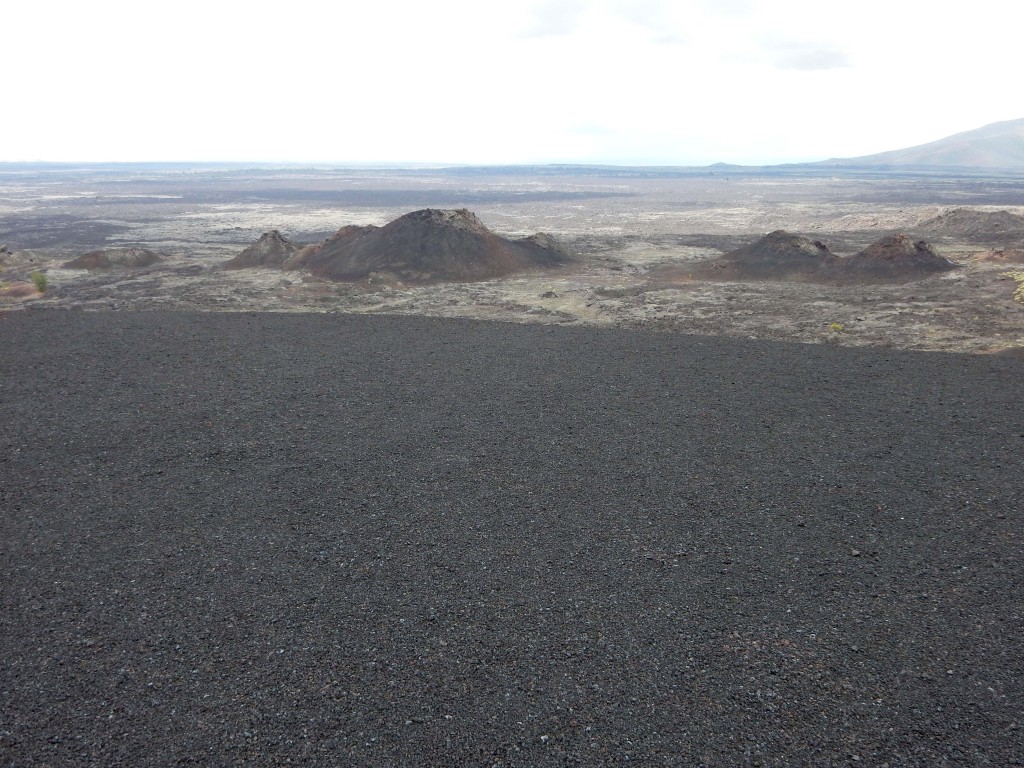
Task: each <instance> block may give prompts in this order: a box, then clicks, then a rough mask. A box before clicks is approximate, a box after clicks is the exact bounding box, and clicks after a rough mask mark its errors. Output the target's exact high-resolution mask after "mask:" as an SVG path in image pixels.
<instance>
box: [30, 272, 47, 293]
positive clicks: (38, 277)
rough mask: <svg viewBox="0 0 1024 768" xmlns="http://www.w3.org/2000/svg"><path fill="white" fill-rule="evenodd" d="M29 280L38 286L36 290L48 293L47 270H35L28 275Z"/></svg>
mask: <svg viewBox="0 0 1024 768" xmlns="http://www.w3.org/2000/svg"><path fill="white" fill-rule="evenodd" d="M28 278H29V280H31V281H32V285H34V286H35V287H36V290H37V291H39V292H40V293H46V273H45V272H33V273H32V274H31V275H29V276H28Z"/></svg>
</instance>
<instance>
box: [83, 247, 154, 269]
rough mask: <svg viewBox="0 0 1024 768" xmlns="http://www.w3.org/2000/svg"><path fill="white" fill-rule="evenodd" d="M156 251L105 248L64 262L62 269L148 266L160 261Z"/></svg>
mask: <svg viewBox="0 0 1024 768" xmlns="http://www.w3.org/2000/svg"><path fill="white" fill-rule="evenodd" d="M162 260H163V258H162V257H161V256H160V254H159V253H157V252H156V251H151V250H149V249H148V248H105V249H103V250H99V251H90V252H89V253H84V254H82V255H81V256H79V257H78V258H77V259H72V260H71V261H68V262H66V263H65V264H64V265H63V267H64V269H116V268H132V267H148V266H150V265H152V264H156V263H157V262H158V261H162Z"/></svg>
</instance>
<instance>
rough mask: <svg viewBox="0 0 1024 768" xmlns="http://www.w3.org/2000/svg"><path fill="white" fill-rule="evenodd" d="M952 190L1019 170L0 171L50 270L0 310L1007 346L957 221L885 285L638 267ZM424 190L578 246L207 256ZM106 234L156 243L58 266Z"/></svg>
mask: <svg viewBox="0 0 1024 768" xmlns="http://www.w3.org/2000/svg"><path fill="white" fill-rule="evenodd" d="M964 205H968V206H970V207H972V208H973V209H976V210H978V211H991V210H1007V211H1011V212H1014V213H1024V182H1021V181H1020V180H1015V179H995V180H985V179H981V180H978V179H973V180H957V179H945V178H939V179H936V178H907V179H895V180H894V179H875V178H857V179H850V178H847V179H843V178H832V177H825V176H821V177H791V176H780V177H773V176H770V175H765V176H756V175H747V176H739V177H732V176H727V175H724V174H717V175H711V174H707V175H702V176H697V175H691V176H680V177H678V178H639V177H631V176H628V175H626V176H610V175H609V176H594V175H571V176H547V175H541V176H526V175H515V174H507V175H504V176H498V175H489V176H483V175H460V174H456V173H450V172H442V171H419V172H398V171H391V172H355V171H345V172H342V171H297V170H290V171H278V172H266V173H255V172H241V171H237V170H235V171H230V170H228V171H225V170H217V171H207V172H200V171H194V172H191V173H184V172H182V171H180V170H170V171H168V170H164V171H147V172H145V173H143V172H135V173H130V172H128V171H120V172H117V173H111V174H108V175H107V176H99V175H96V174H89V173H80V174H64V175H59V176H58V175H55V174H34V175H33V174H22V175H20V176H19V175H15V174H3V173H0V245H4V244H5V243H6V244H7V247H8V249H9V250H11V251H13V254H12V255H11V256H10V257H8V258H7V259H6V264H4V265H3V267H4V272H3V273H2V274H0V279H5V280H8V281H11V280H17V279H26V277H27V274H28V272H30V271H32V270H42V271H44V272H45V273H46V275H47V278H48V283H49V290H48V291H47V293H46V294H45V295H43V296H40V297H35V298H29V299H15V298H7V299H3V298H0V309H13V308H25V307H28V306H35V307H42V306H55V307H66V308H72V307H74V308H84V309H124V310H140V309H150V308H183V309H201V310H213V311H237V310H262V311H275V312H296V311H297V312H310V311H312V312H348V313H388V314H411V315H430V316H442V317H471V318H485V319H492V320H500V321H512V322H531V323H558V324H568V325H593V326H614V327H642V328H659V329H671V330H677V331H680V332H685V333H698V334H725V335H735V336H742V337H748V338H767V339H787V340H795V341H803V342H827V343H839V344H846V345H887V346H895V347H902V348H912V349H925V350H959V351H973V352H998V351H1003V350H1009V349H1016V348H1020V347H1024V305H1021V304H1020V303H1016V302H1014V301H1013V298H1012V297H1013V293H1014V289H1015V287H1016V285H1015V283H1014V281H1013V280H1012V279H1011V278H1009V277H1008V276H1007V275H1006V273H1007V272H1008V271H1009V270H1010V269H1013V268H1014V267H1013V266H1010V265H1005V264H999V263H987V262H979V261H977V260H975V259H974V258H973V257H974V256H975V255H976V254H978V253H980V252H983V251H987V250H990V249H992V248H995V247H1022V246H1024V243H1019V244H1017V243H1015V242H1012V241H1011V242H1006V241H1005V238H1004V239H1000V238H999V237H997V236H996V235H995V234H993V236H992V238H991V239H986V237H985V236H984V234H983V235H981V236H978V235H972V236H971V237H970V238H968V239H960V240H958V239H957V238H954V237H949V236H940V235H934V236H928V235H927V233H925V234H924V235H922V236H924V237H925V238H926V239H928V240H929V241H930V242H932V243H933V244H934V245H935V246H936V248H937V250H938V251H939V252H940V253H941V254H942V255H944V256H946V257H948V258H950V259H953V260H954V261H957V262H958V263H960V264H962V266H963V268H962V269H960V270H958V271H956V272H953V273H951V274H947V275H945V276H943V277H936V278H928V279H926V280H922V281H918V282H913V283H907V284H901V285H875V286H860V287H838V286H829V285H816V284H795V283H788V284H787V283H765V282H723V283H710V282H696V281H694V282H681V283H667V282H664V281H660V280H657V279H655V278H654V276H653V275H652V269H653V268H655V267H658V266H663V265H672V264H681V263H686V262H693V261H698V260H704V259H710V258H714V257H716V256H718V255H720V254H721V253H722V252H723V251H725V250H729V249H731V248H734V247H737V246H739V245H742V244H745V243H747V242H750V241H752V240H753V239H756V238H757V237H760V236H761V235H763V234H765V233H767V232H769V231H772V230H774V229H787V230H789V231H793V232H799V233H802V234H807V235H809V236H812V237H815V238H819V239H822V240H824V241H825V242H826V243H827V244H828V245H829V247H830V248H832V250H834V251H836V252H838V253H852V252H854V251H855V250H857V249H859V248H861V247H863V246H865V245H867V244H868V243H870V242H872V241H874V240H876V239H878V238H879V237H880V236H882V235H884V234H888V233H891V232H896V231H906V232H909V233H911V234H914V233H915V229H916V228H917V227H919V225H921V223H922V222H925V221H927V220H928V219H930V218H932V217H933V216H935V215H936V214H938V213H941V212H942V211H944V210H949V209H950V208H953V207H960V206H964ZM423 207H448V208H451V207H468V208H470V209H471V210H473V211H474V212H475V213H477V215H478V216H479V217H480V218H481V219H482V220H483V222H484V223H485V224H486V225H487V226H489V227H490V228H491V229H493V230H494V231H496V232H498V233H499V234H502V235H506V236H512V237H520V236H524V235H527V234H531V233H533V232H536V231H545V232H549V233H551V234H554V235H556V236H558V237H559V238H561V239H562V240H563V241H564V242H565V243H567V244H568V245H569V246H570V247H571V248H572V249H573V250H574V251H575V252H576V253H577V254H578V256H579V263H578V265H577V266H576V267H574V268H573V269H571V270H566V271H562V272H557V273H539V274H529V275H519V276H514V277H510V278H505V279H500V280H493V281H487V282H477V283H460V284H446V285H429V286H412V285H401V284H380V283H376V284H375V283H370V284H345V283H333V282H329V281H325V280H321V279H317V278H312V277H310V276H308V275H304V274H302V273H300V272H281V271H277V270H270V269H251V270H240V271H229V270H224V269H221V265H222V264H223V263H224V262H226V261H227V260H228V259H230V258H231V257H233V256H235V255H236V254H237V253H238V252H239V251H240V250H241V249H242V248H244V247H245V246H246V245H248V244H250V243H251V242H252V241H253V240H255V239H256V238H257V237H258V236H259V234H260V233H262V232H264V231H266V230H269V229H275V228H276V229H279V230H281V231H282V233H284V234H285V236H287V237H289V238H290V239H293V240H296V241H300V242H314V241H317V240H319V239H322V238H323V237H325V236H327V235H328V234H330V233H331V232H333V231H334V230H336V229H337V228H339V227H341V226H343V225H346V224H377V225H380V224H384V223H386V222H388V221H390V220H391V219H393V218H396V217H397V216H399V215H401V214H403V213H406V212H408V211H410V210H415V209H417V208H423ZM123 245H144V246H146V247H149V248H153V249H156V250H159V251H161V252H163V253H165V254H167V260H166V261H165V262H164V263H163V264H161V265H159V266H156V267H150V268H146V269H138V270H130V271H129V270H121V271H118V270H111V271H108V272H102V273H101V272H92V273H90V272H86V271H82V270H66V269H62V268H60V265H61V264H62V263H63V262H65V261H67V260H69V259H70V258H72V257H74V256H76V255H79V254H81V253H84V252H86V251H88V250H92V249H95V248H101V247H115V246H123ZM1016 268H1017V269H1019V268H1020V267H1016ZM840 326H841V329H839V327H840Z"/></svg>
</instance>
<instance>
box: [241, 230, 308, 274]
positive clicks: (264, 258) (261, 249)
mask: <svg viewBox="0 0 1024 768" xmlns="http://www.w3.org/2000/svg"><path fill="white" fill-rule="evenodd" d="M300 247H301V246H299V245H297V244H296V243H293V242H292V241H291V240H289V239H288V238H286V237H285V236H284V235H282V234H281V233H280V232H279V231H278V230H276V229H272V230H271V231H270V232H264V233H263V234H262V235H260V239H259V240H257V241H256V242H255V243H253V244H252V245H250V246H249V247H248V248H246V249H245V250H244V251H242V252H241V253H240V254H238V255H237V256H235V258H233V259H231V260H230V261H229V262H228V263H227V264H225V265H224V266H225V267H227V268H228V269H247V268H250V267H283V266H284V265H285V263H286V262H287V261H288V260H289V259H290V258H291V257H292V256H294V255H295V253H296V252H297V251H298V250H299V249H300Z"/></svg>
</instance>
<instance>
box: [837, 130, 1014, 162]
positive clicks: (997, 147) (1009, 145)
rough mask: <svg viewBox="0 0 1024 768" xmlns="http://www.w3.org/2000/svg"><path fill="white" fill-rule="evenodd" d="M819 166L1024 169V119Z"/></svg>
mask: <svg viewBox="0 0 1024 768" xmlns="http://www.w3.org/2000/svg"><path fill="white" fill-rule="evenodd" d="M817 165H840V166H854V167H856V166H898V165H919V166H956V167H979V168H1024V119H1020V120H1004V121H1002V122H999V123H991V124H990V125H986V126H984V127H982V128H976V129H975V130H973V131H964V132H963V133H957V134H954V135H952V136H947V137H946V138H944V139H939V140H938V141H931V142H929V143H927V144H920V145H918V146H916V147H907V148H906V149H894V150H891V151H889V152H879V153H878V154H876V155H864V156H863V157H845V158H833V159H831V160H826V161H824V163H817Z"/></svg>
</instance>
